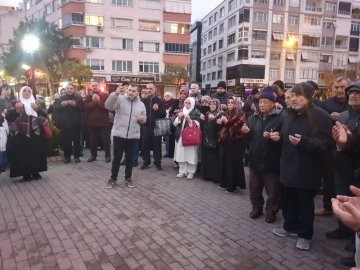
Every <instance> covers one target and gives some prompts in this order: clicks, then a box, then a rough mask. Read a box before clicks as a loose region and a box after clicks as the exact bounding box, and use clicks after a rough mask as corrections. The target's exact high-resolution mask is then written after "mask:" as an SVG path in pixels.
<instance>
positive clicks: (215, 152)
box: [201, 99, 223, 183]
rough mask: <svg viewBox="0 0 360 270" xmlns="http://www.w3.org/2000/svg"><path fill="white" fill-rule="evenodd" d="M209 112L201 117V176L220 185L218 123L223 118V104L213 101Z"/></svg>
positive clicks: (210, 103)
mask: <svg viewBox="0 0 360 270" xmlns="http://www.w3.org/2000/svg"><path fill="white" fill-rule="evenodd" d="M209 105H210V106H209V111H208V112H207V113H206V114H205V115H204V114H202V115H201V120H202V121H201V122H202V129H201V130H202V139H203V144H202V150H201V157H202V159H201V174H202V177H203V178H204V179H205V180H211V181H213V182H214V183H220V172H221V166H220V162H219V142H218V140H219V131H220V126H219V125H218V124H217V123H216V121H217V120H218V119H219V118H221V117H222V115H223V112H222V111H221V104H220V101H219V100H218V99H211V100H210V102H209Z"/></svg>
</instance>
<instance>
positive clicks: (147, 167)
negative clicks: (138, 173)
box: [141, 163, 151, 170]
mask: <svg viewBox="0 0 360 270" xmlns="http://www.w3.org/2000/svg"><path fill="white" fill-rule="evenodd" d="M149 168H151V165H150V164H146V163H144V164H143V165H142V166H141V169H142V170H146V169H149Z"/></svg>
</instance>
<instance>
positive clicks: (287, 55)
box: [286, 53, 295, 60]
mask: <svg viewBox="0 0 360 270" xmlns="http://www.w3.org/2000/svg"><path fill="white" fill-rule="evenodd" d="M286 59H288V60H295V56H294V54H292V53H288V54H286Z"/></svg>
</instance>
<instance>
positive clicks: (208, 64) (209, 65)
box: [207, 59, 211, 68]
mask: <svg viewBox="0 0 360 270" xmlns="http://www.w3.org/2000/svg"><path fill="white" fill-rule="evenodd" d="M207 67H208V68H211V59H209V60H207Z"/></svg>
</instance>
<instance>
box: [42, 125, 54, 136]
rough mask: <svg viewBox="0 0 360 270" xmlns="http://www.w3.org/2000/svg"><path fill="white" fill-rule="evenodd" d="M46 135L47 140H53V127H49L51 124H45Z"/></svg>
mask: <svg viewBox="0 0 360 270" xmlns="http://www.w3.org/2000/svg"><path fill="white" fill-rule="evenodd" d="M43 127H44V135H45V138H46V139H51V138H52V131H51V127H50V125H49V123H46V124H44V126H43Z"/></svg>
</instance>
